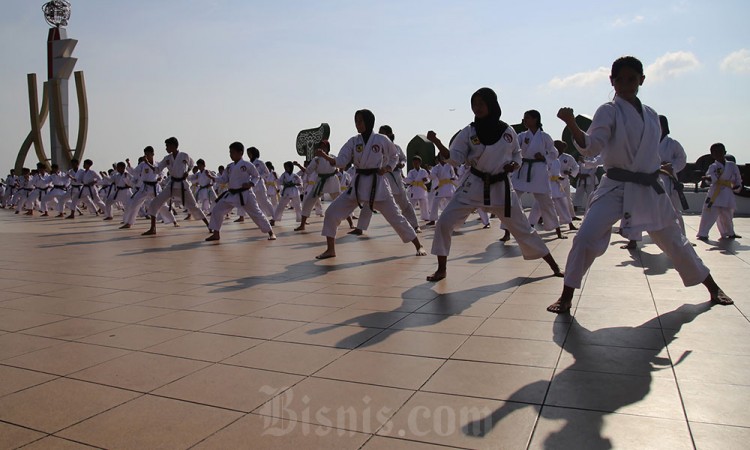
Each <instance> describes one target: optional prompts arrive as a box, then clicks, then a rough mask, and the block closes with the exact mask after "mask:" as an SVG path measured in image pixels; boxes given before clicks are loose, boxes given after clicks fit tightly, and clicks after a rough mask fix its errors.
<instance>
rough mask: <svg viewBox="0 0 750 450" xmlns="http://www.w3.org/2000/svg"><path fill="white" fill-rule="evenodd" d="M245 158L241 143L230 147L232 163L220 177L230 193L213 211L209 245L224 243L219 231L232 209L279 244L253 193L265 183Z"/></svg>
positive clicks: (234, 143)
mask: <svg viewBox="0 0 750 450" xmlns="http://www.w3.org/2000/svg"><path fill="white" fill-rule="evenodd" d="M244 154H245V147H244V146H243V145H242V142H232V143H231V144H229V157H230V158H231V159H232V162H231V163H229V164H228V165H227V167H226V169H224V173H223V174H222V175H221V176H220V180H221V182H224V183H226V184H227V186H228V189H227V192H226V193H225V194H224V195H222V197H221V198H220V199H219V200H218V201H217V202H216V204H215V205H214V207H213V209H212V210H211V221H210V222H209V225H208V228H209V229H211V230H212V234H211V236H209V237H207V238H206V240H207V241H218V240H219V239H221V235H220V230H221V224H222V222H224V216H225V215H226V214H227V213H229V211H231V210H232V209H233V208H237V211H241V212H243V213H247V214H248V215H249V216H250V218H251V219H252V220H253V222H255V224H256V225H258V228H260V231H262V232H264V233H267V234H268V240H269V241H273V240H276V235H275V234H274V233H273V229H271V224H270V223H269V222H268V219H267V218H266V216H265V215H264V214H263V212H262V211H261V210H260V207H259V206H258V202H257V201H256V199H255V191H254V190H253V186H255V185H257V184H259V183H262V182H263V180H262V179H261V177H260V174H258V170H257V169H256V168H255V165H254V164H253V163H252V162H250V161H246V160H244V159H243V158H242V157H243V155H244ZM264 167H265V166H264Z"/></svg>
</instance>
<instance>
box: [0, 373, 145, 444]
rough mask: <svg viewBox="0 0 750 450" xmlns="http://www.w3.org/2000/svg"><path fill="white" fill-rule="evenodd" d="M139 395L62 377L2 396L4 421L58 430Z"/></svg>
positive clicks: (46, 430)
mask: <svg viewBox="0 0 750 450" xmlns="http://www.w3.org/2000/svg"><path fill="white" fill-rule="evenodd" d="M137 396H138V394H137V393H135V392H128V391H124V390H122V389H115V388H111V387H107V386H100V385H98V384H93V383H85V382H83V381H76V380H69V379H66V378H58V379H56V380H53V381H50V382H48V383H44V384H41V385H39V386H35V387H32V388H29V389H26V390H23V391H20V392H17V393H15V394H10V395H7V396H5V397H3V398H0V420H4V421H6V422H10V423H14V424H17V425H22V426H24V427H28V428H32V429H35V430H39V431H43V432H46V433H54V432H56V431H58V430H61V429H63V428H65V427H68V426H70V425H73V424H74V423H77V422H79V421H81V420H84V419H87V418H89V417H91V416H93V415H95V414H98V413H100V412H102V411H105V410H107V409H110V408H112V407H114V406H117V405H119V404H121V403H124V402H126V401H128V400H131V399H133V398H135V397H137ZM41 412H44V413H43V414H40V413H41Z"/></svg>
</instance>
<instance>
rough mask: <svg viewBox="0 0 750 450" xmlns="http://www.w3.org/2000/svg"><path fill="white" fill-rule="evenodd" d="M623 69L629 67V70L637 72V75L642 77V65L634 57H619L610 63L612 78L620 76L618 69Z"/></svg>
mask: <svg viewBox="0 0 750 450" xmlns="http://www.w3.org/2000/svg"><path fill="white" fill-rule="evenodd" d="M623 67H630V68H631V69H633V70H635V71H636V72H638V74H639V75H643V63H642V62H641V61H640V60H639V59H638V58H636V57H635V56H621V57H619V58H617V59H616V60H615V61H614V62H613V63H612V73H611V75H610V76H611V77H612V78H617V75H619V74H620V69H622V68H623Z"/></svg>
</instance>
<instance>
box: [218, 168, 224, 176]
mask: <svg viewBox="0 0 750 450" xmlns="http://www.w3.org/2000/svg"><path fill="white" fill-rule="evenodd" d="M222 173H224V166H219V175H221V174H222Z"/></svg>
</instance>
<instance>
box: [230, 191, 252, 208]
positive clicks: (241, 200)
mask: <svg viewBox="0 0 750 450" xmlns="http://www.w3.org/2000/svg"><path fill="white" fill-rule="evenodd" d="M249 190H250V189H247V188H239V189H228V190H227V192H229V193H230V194H240V205H242V206H245V196H244V195H242V193H243V192H245V191H249Z"/></svg>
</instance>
